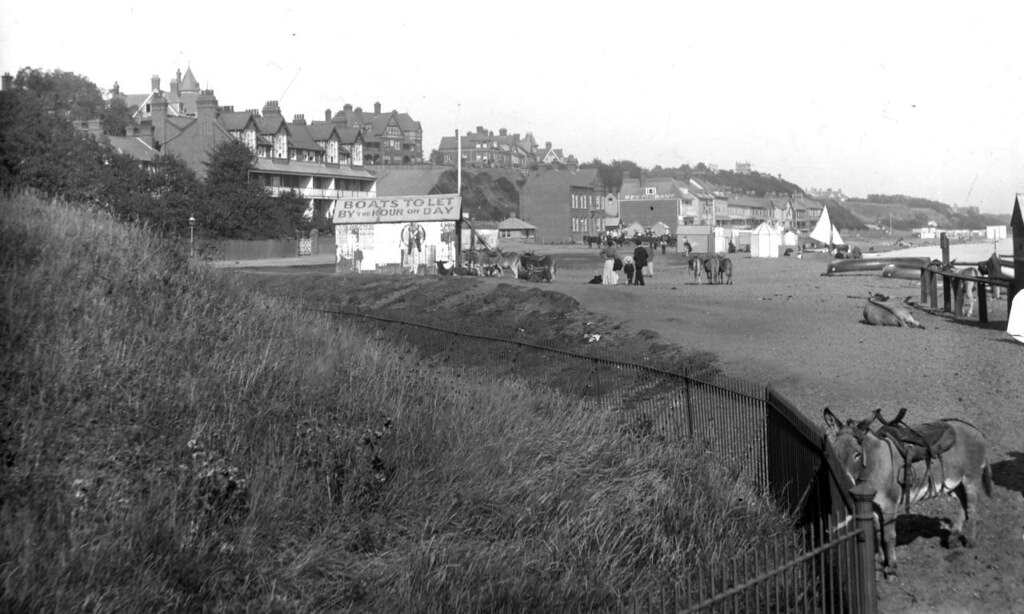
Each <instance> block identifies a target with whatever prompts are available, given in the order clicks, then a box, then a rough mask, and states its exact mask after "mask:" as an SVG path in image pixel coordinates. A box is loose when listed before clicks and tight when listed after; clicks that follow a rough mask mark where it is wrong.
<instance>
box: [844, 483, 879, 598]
mask: <svg viewBox="0 0 1024 614" xmlns="http://www.w3.org/2000/svg"><path fill="white" fill-rule="evenodd" d="M850 494H851V495H853V518H854V521H855V522H856V525H857V529H859V530H860V535H859V536H858V537H857V546H856V551H857V552H856V558H857V561H856V566H857V573H856V578H855V588H854V591H855V592H856V594H857V598H858V600H859V601H860V605H861V610H860V611H861V612H867V613H869V614H875V613H877V612H878V587H877V586H876V585H875V512H874V508H873V506H872V501H873V500H874V498H875V491H874V489H872V488H871V487H870V486H868V485H867V484H857V485H856V486H854V487H853V488H851V489H850Z"/></svg>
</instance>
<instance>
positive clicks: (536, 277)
mask: <svg viewBox="0 0 1024 614" xmlns="http://www.w3.org/2000/svg"><path fill="white" fill-rule="evenodd" d="M516 277H518V278H519V279H528V280H530V281H552V280H553V279H554V278H555V259H554V258H552V257H551V256H541V255H538V254H533V253H527V254H522V255H521V256H519V263H518V264H517V266H516Z"/></svg>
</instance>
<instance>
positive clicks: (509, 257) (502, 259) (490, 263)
mask: <svg viewBox="0 0 1024 614" xmlns="http://www.w3.org/2000/svg"><path fill="white" fill-rule="evenodd" d="M518 261H519V254H517V253H516V252H503V251H501V250H500V249H499V250H495V251H491V250H487V251H484V252H482V253H481V254H480V265H481V266H482V267H483V272H484V274H485V275H488V276H495V275H497V276H498V277H504V276H505V271H508V272H509V274H511V275H512V277H515V276H516V267H517V266H518V265H517V264H516V263H517V262H518Z"/></svg>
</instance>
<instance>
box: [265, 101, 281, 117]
mask: <svg viewBox="0 0 1024 614" xmlns="http://www.w3.org/2000/svg"><path fill="white" fill-rule="evenodd" d="M280 114H281V107H280V106H278V104H277V101H276V100H268V101H267V102H266V104H264V105H263V115H280Z"/></svg>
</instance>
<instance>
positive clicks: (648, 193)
mask: <svg viewBox="0 0 1024 614" xmlns="http://www.w3.org/2000/svg"><path fill="white" fill-rule="evenodd" d="M657 194H658V190H657V189H656V188H644V196H655V195H657Z"/></svg>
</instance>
